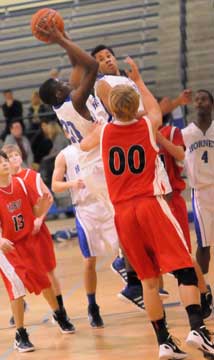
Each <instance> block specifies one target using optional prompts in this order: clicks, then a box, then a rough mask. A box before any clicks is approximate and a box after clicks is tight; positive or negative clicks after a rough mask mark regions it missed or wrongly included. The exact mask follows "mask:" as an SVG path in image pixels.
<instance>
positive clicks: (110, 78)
mask: <svg viewBox="0 0 214 360" xmlns="http://www.w3.org/2000/svg"><path fill="white" fill-rule="evenodd" d="M102 80H104V81H106V82H107V83H108V84H109V85H110V86H111V87H112V88H113V87H114V86H116V85H128V86H131V87H132V88H133V89H134V90H135V91H136V92H137V93H138V94H139V95H140V92H139V90H138V87H137V85H136V84H135V83H134V81H132V80H131V79H129V78H128V77H126V76H117V75H103V76H99V78H98V79H97V81H96V83H95V95H96V96H97V92H96V87H97V84H98V82H99V81H102ZM138 110H139V111H143V110H144V106H143V102H142V99H141V98H140V105H139V109H138Z"/></svg>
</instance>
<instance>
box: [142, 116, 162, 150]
mask: <svg viewBox="0 0 214 360" xmlns="http://www.w3.org/2000/svg"><path fill="white" fill-rule="evenodd" d="M143 119H144V120H145V122H146V124H147V127H148V130H149V139H150V142H151V145H152V147H153V148H154V150H156V151H157V152H159V147H158V146H157V143H156V140H155V137H154V134H153V129H152V124H151V120H150V119H149V118H148V117H147V116H144V117H143Z"/></svg>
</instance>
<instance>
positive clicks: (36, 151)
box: [31, 116, 53, 171]
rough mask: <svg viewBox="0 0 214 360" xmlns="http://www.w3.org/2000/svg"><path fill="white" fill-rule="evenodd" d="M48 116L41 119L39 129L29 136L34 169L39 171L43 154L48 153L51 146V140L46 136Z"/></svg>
mask: <svg viewBox="0 0 214 360" xmlns="http://www.w3.org/2000/svg"><path fill="white" fill-rule="evenodd" d="M49 121H50V119H48V116H46V117H44V118H42V119H41V123H40V124H39V129H38V130H37V131H36V132H35V134H34V136H33V137H32V138H31V148H32V151H33V155H34V169H35V170H37V171H39V167H40V163H41V161H42V159H43V157H44V156H46V155H48V154H49V153H50V151H51V148H52V146H53V144H52V141H51V140H50V139H49V138H48V122H49Z"/></svg>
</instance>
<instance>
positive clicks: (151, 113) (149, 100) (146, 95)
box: [136, 79, 162, 127]
mask: <svg viewBox="0 0 214 360" xmlns="http://www.w3.org/2000/svg"><path fill="white" fill-rule="evenodd" d="M136 85H137V87H138V89H139V91H140V93H141V95H142V99H143V105H144V108H145V111H146V113H147V114H148V117H149V118H150V119H151V120H152V121H153V122H155V124H156V126H157V127H159V126H160V125H161V124H162V112H161V109H160V106H159V104H158V102H157V100H156V99H155V97H154V96H153V94H152V93H151V92H150V90H149V89H148V88H147V86H146V85H145V84H144V82H143V80H142V79H139V80H138V81H136Z"/></svg>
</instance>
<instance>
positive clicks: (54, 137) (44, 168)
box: [40, 119, 69, 188]
mask: <svg viewBox="0 0 214 360" xmlns="http://www.w3.org/2000/svg"><path fill="white" fill-rule="evenodd" d="M45 131H46V134H47V137H48V138H49V139H50V140H51V141H52V148H51V150H50V152H49V154H48V155H46V156H44V157H43V159H42V161H41V164H40V173H41V176H42V179H43V181H44V182H45V184H46V185H47V186H48V187H49V188H51V178H52V173H53V169H54V162H55V157H56V156H57V154H58V153H59V152H60V151H61V150H62V149H64V148H65V147H66V146H67V145H69V140H67V139H66V138H65V136H64V133H63V131H62V129H61V126H60V125H59V124H58V122H57V121H56V120H54V119H52V120H50V121H49V122H48V124H47V127H46V130H45Z"/></svg>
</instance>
